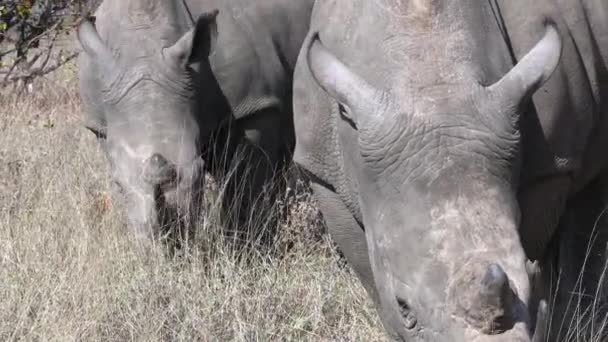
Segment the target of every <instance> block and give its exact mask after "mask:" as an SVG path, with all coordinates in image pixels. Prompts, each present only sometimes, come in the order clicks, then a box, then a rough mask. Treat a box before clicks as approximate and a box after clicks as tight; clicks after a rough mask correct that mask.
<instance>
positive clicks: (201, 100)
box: [78, 10, 219, 241]
mask: <svg viewBox="0 0 608 342" xmlns="http://www.w3.org/2000/svg"><path fill="white" fill-rule="evenodd" d="M217 14H218V12H217V10H216V11H213V12H211V13H206V14H203V15H201V16H200V17H199V18H198V20H197V21H196V24H195V26H194V28H192V29H190V30H188V31H187V32H185V33H184V34H182V35H181V36H180V35H178V34H176V33H174V34H172V35H170V36H173V37H175V39H171V40H166V41H163V42H161V43H162V44H157V45H152V46H143V45H145V44H147V42H148V43H149V42H151V40H146V39H145V33H141V34H140V35H139V36H136V37H137V38H138V39H139V40H134V41H133V43H132V44H131V45H129V44H125V43H123V44H118V47H116V48H110V47H109V45H108V44H106V43H105V42H104V40H102V38H101V37H100V35H99V33H98V31H97V28H96V27H95V26H94V25H93V24H92V23H91V22H90V21H87V20H85V21H83V22H82V23H81V24H80V26H79V30H78V40H79V42H80V44H81V46H82V48H83V50H84V53H83V54H81V60H80V92H81V96H82V98H83V102H84V105H85V107H87V112H88V117H89V120H88V122H86V126H87V128H89V129H90V130H91V131H93V132H94V133H95V134H96V135H97V137H98V140H99V141H100V143H101V144H102V146H103V148H104V150H105V152H106V153H107V156H108V159H109V161H110V164H111V172H112V180H113V183H114V184H115V185H116V188H117V189H116V190H118V191H116V192H115V195H116V196H117V197H116V198H119V199H122V200H124V202H125V204H126V209H127V214H128V219H129V226H130V228H131V229H132V230H134V232H135V233H136V235H137V236H138V237H141V238H144V240H145V241H149V239H150V238H156V237H159V236H160V234H162V233H164V232H166V231H170V232H176V229H178V228H179V229H182V228H185V229H183V230H181V232H182V234H183V232H191V226H192V224H193V221H194V220H195V219H196V218H197V216H198V215H199V210H200V205H201V203H200V202H201V200H202V195H203V194H202V190H203V185H204V184H203V180H204V173H203V172H204V168H205V163H204V161H203V159H202V157H201V146H202V145H203V144H204V143H206V142H207V140H208V139H209V137H210V134H211V132H212V130H213V129H214V128H215V127H216V126H217V125H218V120H219V119H218V116H217V115H216V114H217V113H215V112H214V113H210V109H209V107H210V103H209V101H208V100H207V99H208V98H209V97H208V96H205V95H208V94H206V93H205V94H203V93H202V92H203V90H205V91H206V92H208V91H210V90H209V87H207V88H205V89H203V85H211V87H212V86H213V85H215V84H216V81H215V79H214V77H213V75H212V73H211V68H210V65H209V58H208V57H209V54H210V53H211V52H212V49H213V46H214V42H215V40H216V35H217V29H216V15H217ZM184 31H185V30H184ZM106 36H108V35H107V34H106ZM142 42H143V43H142ZM140 51H144V52H145V53H144V54H141V53H139V52H140ZM134 56H135V57H134ZM218 89H219V88H218ZM167 228H170V229H167Z"/></svg>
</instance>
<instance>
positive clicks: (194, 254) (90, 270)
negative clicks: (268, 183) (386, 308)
mask: <svg viewBox="0 0 608 342" xmlns="http://www.w3.org/2000/svg"><path fill="white" fill-rule="evenodd" d="M61 72H63V73H66V74H67V76H66V77H56V79H57V80H56V81H45V82H42V81H41V83H40V84H36V85H35V86H34V88H33V91H32V92H31V93H30V94H29V95H27V96H25V97H21V98H17V97H16V96H13V95H10V94H2V95H0V96H1V97H0V103H1V105H0V340H2V341H15V340H27V341H76V340H77V341H107V340H112V341H114V340H119V341H122V340H136V341H174V340H178V341H191V340H194V341H279V340H280V341H283V340H286V341H289V340H297V341H306V340H309V341H319V340H340V341H381V340H383V339H384V335H383V334H384V333H383V331H382V329H381V326H380V322H379V320H378V318H377V315H376V312H375V310H374V309H373V307H372V304H371V302H370V301H369V300H368V299H367V296H366V294H365V291H364V290H363V288H362V287H361V286H360V284H359V282H358V281H357V279H356V277H355V275H354V274H353V273H351V272H350V271H349V270H348V268H344V267H341V266H340V263H338V262H336V258H337V256H336V253H334V251H333V249H332V247H331V244H329V243H328V241H326V240H325V239H323V238H319V234H317V233H316V232H315V230H316V229H317V227H315V226H316V222H317V221H316V220H318V217H317V211H316V209H314V206H313V205H312V204H311V201H310V197H309V196H308V195H307V194H306V193H300V194H299V195H298V196H296V198H294V197H285V201H284V202H285V203H284V205H285V206H286V208H287V210H288V211H289V212H290V215H289V216H288V218H287V219H286V221H283V222H282V223H281V227H282V229H281V232H280V233H279V235H278V236H277V237H276V242H275V244H274V245H273V247H272V248H271V249H259V250H256V249H255V248H252V249H249V250H248V252H247V253H248V254H247V255H246V256H245V257H243V256H242V254H240V253H237V252H236V251H235V250H234V249H233V247H231V246H232V245H231V244H230V243H225V242H226V241H222V236H223V235H222V234H221V229H220V227H218V225H217V224H216V223H217V222H218V220H214V219H209V220H206V221H205V224H204V226H202V227H200V228H199V229H200V231H199V232H198V237H199V238H198V240H197V241H196V244H195V246H193V247H192V248H190V249H189V250H188V251H189V253H188V255H187V256H186V257H184V256H182V257H175V258H169V257H167V254H166V253H164V251H163V250H162V248H161V247H160V246H159V248H157V252H156V253H155V252H150V251H148V252H144V251H143V250H142V249H138V248H133V241H131V237H130V234H129V233H128V231H127V228H126V225H125V220H124V215H123V213H122V212H121V210H120V208H117V207H115V206H113V205H112V200H111V196H110V190H109V189H110V182H109V177H108V166H107V163H106V160H105V156H104V155H103V153H102V152H101V150H100V149H99V147H98V145H97V142H96V141H95V140H94V137H93V134H91V133H89V132H88V131H86V130H85V129H84V128H82V126H81V125H80V121H79V120H80V105H79V100H78V93H77V88H76V86H75V83H74V76H73V75H74V73H73V70H70V69H69V68H66V69H64V70H62V71H61ZM62 79H65V81H61V80H62ZM209 215H211V216H212V215H214V214H213V213H210V214H209ZM214 222H215V223H214ZM154 250H155V249H153V251H154ZM237 254H239V255H238V257H237Z"/></svg>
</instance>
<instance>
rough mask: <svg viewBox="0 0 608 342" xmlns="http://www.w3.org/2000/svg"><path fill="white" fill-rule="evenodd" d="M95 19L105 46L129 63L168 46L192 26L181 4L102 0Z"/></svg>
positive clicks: (160, 0)
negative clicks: (130, 60)
mask: <svg viewBox="0 0 608 342" xmlns="http://www.w3.org/2000/svg"><path fill="white" fill-rule="evenodd" d="M96 16H97V23H96V25H97V28H98V30H99V32H100V34H101V36H102V37H104V38H105V39H106V41H107V43H108V45H109V46H110V47H112V48H114V49H117V48H120V51H121V57H123V58H124V57H127V58H133V59H139V58H143V57H147V56H150V55H152V54H154V53H156V52H158V51H159V49H160V48H162V47H166V46H170V45H172V44H173V43H175V42H176V41H177V40H178V39H179V38H180V37H181V36H182V35H183V34H184V33H185V32H186V31H187V30H188V29H189V28H190V26H191V25H192V20H191V18H190V17H189V15H188V13H187V10H186V7H185V5H184V2H183V1H182V0H106V1H104V2H103V3H102V5H101V6H100V7H99V9H98V10H97V12H96Z"/></svg>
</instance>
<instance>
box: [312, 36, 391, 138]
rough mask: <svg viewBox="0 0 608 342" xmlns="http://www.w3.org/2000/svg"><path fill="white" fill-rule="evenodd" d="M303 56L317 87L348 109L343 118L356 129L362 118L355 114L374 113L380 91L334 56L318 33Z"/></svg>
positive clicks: (343, 113)
mask: <svg viewBox="0 0 608 342" xmlns="http://www.w3.org/2000/svg"><path fill="white" fill-rule="evenodd" d="M306 57H307V58H306V60H307V64H308V68H309V69H310V71H311V73H312V76H313V78H314V79H315V81H316V82H317V84H318V85H319V86H320V87H321V88H322V89H323V90H324V91H325V92H327V93H328V94H329V95H330V96H331V97H333V98H334V99H336V100H337V101H338V102H340V104H341V105H343V106H346V107H348V108H346V109H347V110H346V111H343V112H342V115H345V116H346V117H347V119H349V120H351V121H353V122H354V124H355V125H357V126H358V125H359V124H360V122H361V121H362V119H363V118H361V117H357V114H356V113H366V112H370V111H373V110H374V107H373V105H372V104H373V103H375V102H376V101H377V100H378V99H379V97H380V95H381V94H380V91H378V90H377V89H375V88H374V87H372V86H371V85H370V84H369V83H367V82H366V81H365V80H364V79H362V78H361V77H359V75H357V74H355V73H354V72H352V71H351V70H350V69H349V68H348V67H347V66H346V65H344V63H342V62H341V61H340V60H339V59H338V58H337V57H336V56H334V55H333V54H332V53H331V52H330V51H329V50H328V49H327V48H326V47H325V46H324V45H323V43H321V40H320V39H319V35H318V33H316V34H314V35H313V36H312V38H311V40H310V44H309V45H308V51H307V56H306ZM376 109H377V108H376Z"/></svg>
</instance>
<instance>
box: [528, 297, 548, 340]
mask: <svg viewBox="0 0 608 342" xmlns="http://www.w3.org/2000/svg"><path fill="white" fill-rule="evenodd" d="M548 320H549V310H548V308H547V302H546V301H545V300H541V301H540V303H539V304H538V312H537V313H536V327H535V328H534V335H532V342H545V341H546V340H547V323H548Z"/></svg>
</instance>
